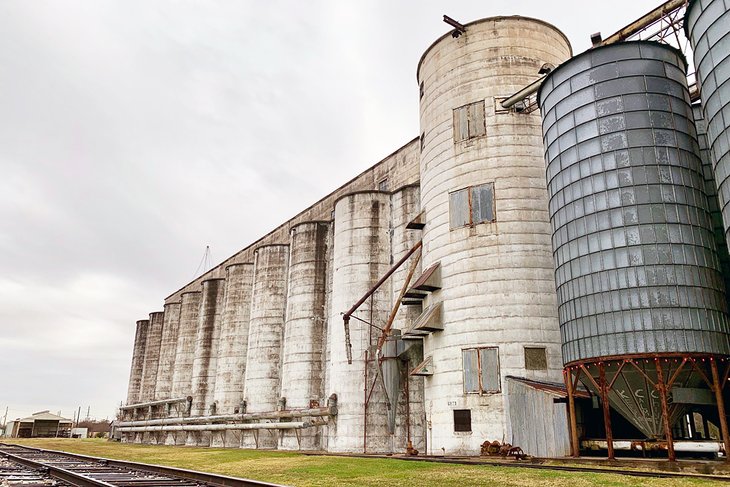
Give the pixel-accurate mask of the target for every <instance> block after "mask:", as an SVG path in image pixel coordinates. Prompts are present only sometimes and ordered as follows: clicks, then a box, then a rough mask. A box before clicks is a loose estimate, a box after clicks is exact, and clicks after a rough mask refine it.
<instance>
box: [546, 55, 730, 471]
mask: <svg viewBox="0 0 730 487" xmlns="http://www.w3.org/2000/svg"><path fill="white" fill-rule="evenodd" d="M685 73H686V64H685V61H684V58H683V56H682V55H681V53H679V52H678V51H676V50H675V49H673V48H671V47H669V46H667V45H663V44H658V43H651V42H627V43H623V44H615V45H609V46H605V47H600V48H596V49H593V50H591V51H588V52H586V53H583V54H581V55H579V56H577V57H575V58H573V59H572V60H570V61H569V62H567V63H565V64H563V65H562V66H560V67H559V68H558V69H556V70H555V71H553V72H552V73H551V74H550V75H549V76H548V77H547V79H546V80H545V82H544V83H543V85H542V87H541V90H540V92H539V94H538V96H539V100H540V104H541V108H542V112H543V132H544V143H545V148H546V155H545V159H546V162H547V182H548V187H549V191H550V216H551V222H552V226H553V247H554V250H555V267H556V272H555V281H556V286H557V290H558V300H559V305H560V308H559V309H560V323H561V333H562V339H563V357H564V361H565V363H566V366H567V369H566V370H567V371H568V373H569V374H570V375H569V377H570V378H571V379H572V378H573V376H574V374H577V375H578V377H580V378H581V380H582V382H583V383H584V384H585V385H586V386H587V387H589V388H590V389H592V390H593V391H594V392H596V393H598V394H599V395H601V396H602V397H607V398H608V402H610V404H611V405H612V406H613V407H614V408H615V409H616V410H618V411H619V412H620V413H621V414H622V415H623V416H624V417H625V418H626V419H627V420H628V421H629V422H630V423H632V424H633V425H634V426H635V427H636V428H637V429H638V430H640V431H641V432H643V433H644V434H645V435H646V436H647V437H649V438H660V437H666V439H671V426H672V425H673V424H674V423H675V421H676V420H677V419H678V418H679V417H680V416H681V415H682V414H683V413H684V411H685V407H686V406H685V405H684V404H679V403H677V402H673V403H670V402H669V400H668V394H667V393H668V391H669V388H670V387H672V385H674V386H675V387H683V388H697V387H703V381H702V379H701V378H700V377H699V376H698V375H696V374H694V373H693V367H690V366H689V365H687V364H688V363H690V362H693V361H694V360H697V361H698V362H699V360H700V359H702V360H703V361H704V360H705V359H706V358H707V359H708V360H707V363H708V364H709V363H711V362H712V357H713V356H715V357H716V356H717V355H716V354H719V355H725V354H727V353H728V352H730V342H729V340H728V338H729V336H730V335H729V334H728V332H729V328H728V319H727V315H726V311H727V305H726V302H725V297H724V289H723V282H722V276H721V275H720V272H719V262H718V256H717V252H716V250H715V241H714V238H713V234H712V222H711V219H710V214H709V212H708V208H709V206H708V201H707V195H706V194H705V181H704V179H703V173H702V163H701V161H700V158H699V148H698V145H697V140H696V133H695V128H694V123H693V114H692V108H691V107H690V104H689V91H688V89H687V81H686V75H685ZM707 374H708V376H709V371H707ZM647 381H648V382H647ZM649 383H651V384H653V388H652V390H653V392H651V391H646V388H647V387H648V386H649ZM648 392H650V393H648ZM637 398H638V399H637ZM608 402H605V401H604V404H608ZM604 407H605V409H604V422H605V423H606V427H607V436H610V420H609V413H608V406H607V405H606V406H604ZM609 443H610V441H609ZM669 444H670V458H672V457H673V449H672V448H671V441H670V442H669ZM611 454H612V450H609V455H611Z"/></svg>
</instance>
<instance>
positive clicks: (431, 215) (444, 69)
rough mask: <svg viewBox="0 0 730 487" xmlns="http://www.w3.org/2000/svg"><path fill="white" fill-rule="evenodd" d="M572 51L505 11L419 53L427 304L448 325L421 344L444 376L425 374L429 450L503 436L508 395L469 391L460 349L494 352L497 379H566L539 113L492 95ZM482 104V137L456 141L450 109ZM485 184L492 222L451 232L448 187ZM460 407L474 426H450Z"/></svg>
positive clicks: (458, 449)
mask: <svg viewBox="0 0 730 487" xmlns="http://www.w3.org/2000/svg"><path fill="white" fill-rule="evenodd" d="M570 54H571V52H570V47H569V44H568V42H567V40H566V39H565V36H564V35H563V34H562V33H561V32H560V31H558V30H557V29H556V28H554V27H552V26H550V25H548V24H546V23H544V22H540V21H535V20H532V19H527V18H522V17H498V18H491V19H484V20H480V21H477V22H472V23H470V24H467V31H466V33H465V34H464V35H462V36H460V37H459V38H457V39H454V38H452V37H451V36H450V35H446V36H444V37H442V38H441V39H439V40H438V41H437V42H436V43H434V44H433V45H432V46H431V47H430V48H429V49H428V50H427V51H426V53H425V54H424V55H423V57H422V59H421V63H420V65H419V69H418V80H419V83H423V97H422V98H421V104H420V118H421V132H422V133H423V134H424V144H423V151H422V154H421V208H422V210H424V211H425V215H426V221H427V225H426V228H425V229H424V231H423V244H424V245H423V250H424V261H423V266H424V268H426V267H427V266H430V265H431V264H433V263H435V262H439V261H440V262H441V274H442V285H443V289H442V290H441V291H437V292H435V293H433V294H432V295H431V296H430V297H429V299H428V300H427V301H426V303H425V305H429V304H431V303H432V302H436V301H442V302H443V314H442V315H443V325H444V331H442V332H437V333H433V334H432V335H430V336H429V337H428V338H427V339H426V340H425V354H426V356H429V355H430V356H432V357H433V361H434V364H435V366H434V368H435V370H436V371H437V373H435V374H434V375H433V376H432V377H429V378H426V379H425V396H426V397H425V399H426V413H427V417H428V421H430V424H431V425H432V429H431V430H430V432H429V440H430V441H429V453H441V452H445V453H446V454H478V452H479V445H480V444H481V443H482V442H483V441H485V440H487V439H489V440H495V439H497V440H500V441H501V440H502V439H503V438H508V436H506V433H507V424H506V415H505V409H506V407H505V399H504V397H503V394H502V393H491V394H466V393H465V392H464V379H463V365H462V349H464V348H469V347H497V348H498V354H499V364H500V375H501V378H502V383H503V382H504V380H503V379H504V377H505V376H506V375H510V374H513V375H519V376H525V375H527V376H530V377H533V378H543V379H545V378H550V379H553V380H561V378H562V376H561V369H562V363H561V356H560V335H559V331H558V319H557V308H556V295H555V283H554V281H553V263H552V247H551V242H550V235H551V228H550V220H549V215H548V211H547V206H548V196H547V189H546V186H545V166H544V160H543V148H542V137H541V129H540V115H539V112H537V111H535V112H533V113H531V114H524V113H497V112H498V110H496V109H497V108H498V103H499V102H498V101H497V100H495V97H500V96H502V97H506V96H509V95H511V94H513V93H515V92H517V91H518V90H520V89H521V88H522V87H524V86H525V85H527V84H528V83H530V82H532V81H534V80H535V79H536V78H537V77H538V70H539V69H540V67H541V66H542V64H543V63H546V62H549V63H552V64H553V65H558V64H560V63H561V62H562V61H564V60H565V59H567V58H568V57H569V56H570ZM480 101H482V102H484V107H485V119H486V136H484V137H476V138H472V139H469V140H467V141H464V142H455V136H454V109H456V108H459V107H462V106H465V105H467V104H471V103H475V102H480ZM483 183H493V184H494V195H495V210H496V213H495V214H496V221H495V222H494V223H481V224H477V225H474V226H465V227H461V228H455V229H453V230H452V229H450V225H449V192H451V191H454V190H459V189H463V188H466V187H469V186H472V185H479V184H483ZM525 345H537V346H544V347H546V348H547V357H548V370H546V371H526V370H525V367H524V352H523V347H524V346H525ZM454 409H470V410H471V414H472V425H471V427H472V431H471V432H468V433H462V432H459V433H456V432H454V420H453V410H454Z"/></svg>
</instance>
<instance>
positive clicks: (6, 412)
mask: <svg viewBox="0 0 730 487" xmlns="http://www.w3.org/2000/svg"><path fill="white" fill-rule="evenodd" d="M9 407H10V406H5V416H3V428H5V426H6V425H7V424H8V423H7V421H8V408H9Z"/></svg>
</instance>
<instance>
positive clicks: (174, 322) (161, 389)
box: [155, 303, 180, 416]
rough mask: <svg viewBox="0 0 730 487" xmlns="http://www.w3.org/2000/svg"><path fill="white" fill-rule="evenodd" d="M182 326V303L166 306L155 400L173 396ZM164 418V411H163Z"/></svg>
mask: <svg viewBox="0 0 730 487" xmlns="http://www.w3.org/2000/svg"><path fill="white" fill-rule="evenodd" d="M179 326H180V303H167V304H165V311H164V324H163V325H162V339H161V341H160V362H159V364H158V366H157V383H156V384H155V399H170V398H171V394H172V373H173V371H174V370H175V351H176V349H177V334H178V328H179ZM162 415H163V416H164V415H165V414H164V411H163V414H162Z"/></svg>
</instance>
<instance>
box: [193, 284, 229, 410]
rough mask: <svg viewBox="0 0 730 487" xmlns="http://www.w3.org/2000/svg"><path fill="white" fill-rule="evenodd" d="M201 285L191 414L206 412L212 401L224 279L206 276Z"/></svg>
mask: <svg viewBox="0 0 730 487" xmlns="http://www.w3.org/2000/svg"><path fill="white" fill-rule="evenodd" d="M202 287H203V290H202V294H201V302H200V312H199V314H198V329H197V334H196V340H195V357H194V358H193V378H192V390H193V410H192V415H193V416H205V415H206V414H209V408H210V407H211V405H212V404H213V392H214V389H215V373H216V365H217V360H218V339H219V337H220V321H221V311H222V309H223V297H224V293H225V279H206V280H205V281H203V282H202Z"/></svg>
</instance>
